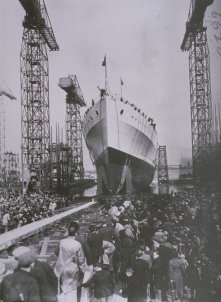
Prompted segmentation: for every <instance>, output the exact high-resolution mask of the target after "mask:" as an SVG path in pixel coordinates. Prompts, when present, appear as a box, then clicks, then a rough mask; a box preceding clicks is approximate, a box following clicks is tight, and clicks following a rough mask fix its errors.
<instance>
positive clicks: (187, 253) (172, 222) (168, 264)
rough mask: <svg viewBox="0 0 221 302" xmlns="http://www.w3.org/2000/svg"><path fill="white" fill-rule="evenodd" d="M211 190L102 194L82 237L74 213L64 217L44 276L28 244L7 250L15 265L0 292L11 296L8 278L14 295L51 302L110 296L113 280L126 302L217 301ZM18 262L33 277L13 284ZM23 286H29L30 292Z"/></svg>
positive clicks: (220, 258) (217, 221) (218, 224)
mask: <svg viewBox="0 0 221 302" xmlns="http://www.w3.org/2000/svg"><path fill="white" fill-rule="evenodd" d="M219 197H220V196H218V195H217V194H215V193H214V194H211V193H210V194H205V193H202V192H201V193H200V192H199V191H196V190H188V191H182V192H180V193H174V194H171V195H155V194H145V195H144V194H142V195H140V196H136V197H133V198H131V199H130V200H125V199H124V198H115V199H114V198H111V199H105V200H104V202H103V204H102V205H101V207H100V213H99V217H100V218H101V220H100V221H96V222H93V223H90V225H89V229H88V233H87V236H86V237H84V236H81V234H80V233H79V224H78V223H77V222H76V221H74V222H71V223H70V224H69V226H68V235H67V237H66V238H64V239H62V240H61V241H60V244H59V247H58V249H57V252H56V254H57V261H56V264H55V266H54V268H53V270H50V269H49V268H46V267H45V268H44V269H43V268H41V269H40V268H39V270H40V271H41V274H43V276H44V277H43V279H44V278H46V279H47V282H46V281H45V282H44V283H42V282H41V281H42V280H38V278H37V277H36V276H35V275H34V273H33V266H35V263H36V258H34V257H33V256H31V255H32V254H31V253H30V251H28V252H27V250H26V251H25V253H26V256H25V257H24V255H23V254H22V253H21V252H19V253H18V251H17V250H16V251H14V256H15V258H16V259H17V260H18V264H19V266H18V269H17V270H16V271H15V272H14V273H13V274H14V275H13V274H10V275H7V276H6V277H4V278H3V282H2V285H1V299H2V300H3V301H4V302H6V301H7V302H10V301H17V300H12V299H11V300H10V299H9V298H8V296H7V295H10V294H11V293H10V291H11V289H10V288H11V286H10V284H11V283H12V282H17V283H18V286H17V285H16V288H19V290H20V292H19V294H20V295H22V297H25V299H24V300H22V299H20V300H19V299H18V301H30V302H32V301H33V302H40V301H41V302H47V301H49V302H55V301H56V299H57V298H58V297H59V299H60V300H59V301H65V302H69V301H70V302H75V301H76V302H77V301H78V302H88V301H95V302H110V301H114V292H115V290H116V284H117V288H118V294H119V295H121V296H123V297H124V298H125V300H127V301H128V302H147V301H169V300H170V301H177V300H178V301H181V302H182V301H184V298H185V299H186V300H188V301H189V300H191V301H197V302H218V301H221V253H220V250H221V249H220V248H221V205H219ZM102 218H103V219H102ZM29 254H30V256H29ZM27 255H28V256H27ZM19 257H20V258H21V259H22V260H20V258H19ZM24 259H28V261H24ZM22 261H23V262H25V265H24V263H23V262H22ZM33 263H34V264H33ZM39 265H40V264H39ZM45 265H46V264H45ZM18 270H21V271H22V274H24V271H25V273H26V277H28V276H29V277H30V280H31V281H30V282H32V283H35V285H33V287H28V288H27V286H26V287H25V285H24V283H22V285H21V284H20V281H21V280H22V278H20V279H19V278H18V277H17V275H16V274H17V273H18ZM49 271H50V274H49ZM46 272H47V273H46ZM20 274H21V272H20ZM13 276H14V277H13ZM19 276H20V275H19ZM57 279H58V281H59V282H58V284H59V286H58V287H57V284H56V282H55V280H57ZM17 283H16V284H17ZM19 286H20V287H19ZM24 287H25V288H24ZM119 287H120V290H119ZM30 288H35V290H36V288H37V290H36V291H35V294H33V293H31V289H30ZM58 289H59V290H58ZM57 290H58V292H59V296H58V297H57ZM27 291H28V293H27ZM60 291H61V292H60ZM45 292H47V295H46V294H45ZM13 294H14V293H13ZM15 295H16V294H15ZM62 299H63V300H62Z"/></svg>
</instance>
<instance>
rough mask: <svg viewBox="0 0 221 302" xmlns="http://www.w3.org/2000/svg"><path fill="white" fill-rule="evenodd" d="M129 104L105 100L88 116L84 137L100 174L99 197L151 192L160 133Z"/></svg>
mask: <svg viewBox="0 0 221 302" xmlns="http://www.w3.org/2000/svg"><path fill="white" fill-rule="evenodd" d="M128 106H130V105H128V104H125V103H123V102H118V103H117V102H116V101H115V100H114V99H106V98H104V99H101V100H100V101H99V102H98V103H96V104H95V105H94V106H93V107H91V108H90V109H89V111H88V112H87V114H86V116H85V119H84V123H83V133H84V137H85V141H86V144H87V147H88V149H89V152H90V154H91V158H92V160H93V162H94V164H95V166H96V170H97V186H98V193H99V194H111V195H112V194H131V193H133V192H137V191H139V192H145V191H147V190H148V189H149V184H150V183H151V182H152V180H153V177H154V171H155V160H156V150H157V141H156V132H155V130H154V129H153V127H152V126H150V125H149V123H147V122H146V119H145V117H144V115H141V113H140V112H137V111H134V109H133V108H132V107H131V106H130V107H129V108H128Z"/></svg>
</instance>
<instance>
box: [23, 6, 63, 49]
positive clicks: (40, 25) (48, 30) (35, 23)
mask: <svg viewBox="0 0 221 302" xmlns="http://www.w3.org/2000/svg"><path fill="white" fill-rule="evenodd" d="M19 2H20V3H21V5H22V6H23V8H24V10H25V12H26V16H25V19H24V22H23V26H24V27H26V28H36V29H37V30H38V31H39V33H40V34H41V36H42V38H43V40H44V42H45V43H46V44H47V45H48V47H49V49H50V50H52V51H55V50H59V46H58V44H57V41H56V39H55V35H54V32H53V29H52V26H51V22H50V19H49V15H48V12H47V9H46V6H45V3H44V0H41V2H40V0H19Z"/></svg>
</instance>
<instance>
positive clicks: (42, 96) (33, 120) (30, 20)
mask: <svg viewBox="0 0 221 302" xmlns="http://www.w3.org/2000/svg"><path fill="white" fill-rule="evenodd" d="M19 2H20V3H21V5H22V6H23V8H24V10H25V12H26V15H25V17H24V20H23V27H24V30H23V37H22V46H21V53H20V65H21V128H22V163H21V164H22V178H23V181H24V169H27V170H28V171H29V173H30V172H31V171H34V173H35V174H36V177H37V179H38V181H39V182H40V184H43V180H44V175H45V173H44V170H45V167H46V163H47V162H48V160H49V143H50V121H49V79H48V77H49V67H48V55H47V47H48V48H49V50H51V51H56V50H59V47H58V44H57V42H56V39H55V36H54V33H53V29H52V26H51V23H50V20H49V16H48V13H47V9H46V6H45V3H44V0H19ZM46 46H47V47H46Z"/></svg>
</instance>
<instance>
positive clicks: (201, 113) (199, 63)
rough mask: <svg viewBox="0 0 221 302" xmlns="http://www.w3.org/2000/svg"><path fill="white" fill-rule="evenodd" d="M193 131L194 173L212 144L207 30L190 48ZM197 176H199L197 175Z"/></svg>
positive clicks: (199, 35) (197, 37)
mask: <svg viewBox="0 0 221 302" xmlns="http://www.w3.org/2000/svg"><path fill="white" fill-rule="evenodd" d="M189 78H190V105H191V129H192V130H191V131H192V154H193V170H194V175H196V174H198V172H197V170H198V166H199V164H200V158H201V157H202V156H203V153H208V152H209V148H210V145H211V131H212V128H211V127H212V101H211V80H210V61H209V48H208V43H207V35H206V31H202V32H199V33H198V34H197V35H196V36H195V37H194V39H193V41H192V44H191V48H190V50H189ZM196 177H197V176H196Z"/></svg>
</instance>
